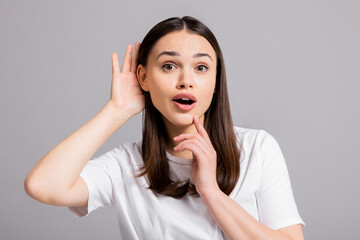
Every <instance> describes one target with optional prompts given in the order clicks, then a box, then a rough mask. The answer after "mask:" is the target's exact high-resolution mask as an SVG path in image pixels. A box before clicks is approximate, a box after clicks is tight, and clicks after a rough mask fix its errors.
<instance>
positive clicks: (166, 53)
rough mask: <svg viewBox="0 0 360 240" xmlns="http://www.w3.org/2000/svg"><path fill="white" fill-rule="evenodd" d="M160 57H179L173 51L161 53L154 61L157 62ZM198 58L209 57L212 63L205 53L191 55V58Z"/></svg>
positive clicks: (178, 54)
mask: <svg viewBox="0 0 360 240" xmlns="http://www.w3.org/2000/svg"><path fill="white" fill-rule="evenodd" d="M161 55H169V56H178V57H180V56H181V55H180V53H178V52H174V51H163V52H161V53H160V54H159V55H158V56H157V58H156V60H158V59H159V57H160V56H161ZM199 57H209V58H210V59H211V61H213V59H212V58H211V57H210V55H209V54H207V53H195V54H194V55H193V58H199Z"/></svg>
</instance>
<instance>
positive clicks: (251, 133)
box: [234, 126, 275, 146]
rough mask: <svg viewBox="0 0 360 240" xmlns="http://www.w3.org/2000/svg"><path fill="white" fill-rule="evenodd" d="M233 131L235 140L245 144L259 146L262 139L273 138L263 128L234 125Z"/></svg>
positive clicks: (262, 141)
mask: <svg viewBox="0 0 360 240" xmlns="http://www.w3.org/2000/svg"><path fill="white" fill-rule="evenodd" d="M234 132H235V135H236V139H237V141H238V142H241V143H243V144H246V145H257V146H261V145H262V144H263V143H264V141H269V140H270V141H271V140H275V139H274V137H273V136H272V135H271V134H270V133H269V132H268V131H266V130H264V129H254V128H245V127H238V126H234Z"/></svg>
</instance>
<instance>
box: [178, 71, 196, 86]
mask: <svg viewBox="0 0 360 240" xmlns="http://www.w3.org/2000/svg"><path fill="white" fill-rule="evenodd" d="M193 85H194V84H193V76H192V74H191V72H190V71H187V70H183V71H182V72H181V74H180V75H179V81H178V84H177V88H178V89H187V88H193Z"/></svg>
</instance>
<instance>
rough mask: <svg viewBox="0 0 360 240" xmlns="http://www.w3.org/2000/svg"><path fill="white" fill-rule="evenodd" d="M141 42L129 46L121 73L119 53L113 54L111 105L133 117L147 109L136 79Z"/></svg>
mask: <svg viewBox="0 0 360 240" xmlns="http://www.w3.org/2000/svg"><path fill="white" fill-rule="evenodd" d="M139 48H140V42H136V43H135V51H134V54H133V53H132V52H133V45H128V46H127V49H126V54H125V57H124V61H123V65H122V68H121V72H120V67H119V61H118V55H117V53H115V52H114V53H113V54H112V81H111V95H110V100H109V103H110V105H111V106H113V107H114V108H116V109H119V110H122V111H126V112H127V113H129V114H130V115H131V116H133V115H135V114H137V113H139V112H141V111H142V110H143V109H144V107H145V97H144V95H143V94H142V91H141V89H140V85H139V83H138V80H137V77H136V67H137V58H138V54H139Z"/></svg>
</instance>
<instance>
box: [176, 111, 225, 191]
mask: <svg viewBox="0 0 360 240" xmlns="http://www.w3.org/2000/svg"><path fill="white" fill-rule="evenodd" d="M194 124H195V126H196V129H197V133H184V134H180V135H179V136H176V137H174V141H177V142H178V141H181V142H180V143H179V145H177V146H176V147H175V148H174V151H184V150H189V151H191V152H192V153H193V163H192V170H191V177H192V179H193V181H194V184H195V187H196V190H197V192H198V193H199V194H200V196H203V195H204V194H206V193H213V192H214V191H218V190H220V188H219V185H218V184H217V181H216V165H217V161H216V151H215V149H214V148H213V146H212V144H211V141H210V138H209V136H208V134H207V132H206V130H205V128H204V127H203V126H202V124H201V122H200V121H199V119H198V117H197V116H196V115H195V116H194Z"/></svg>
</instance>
